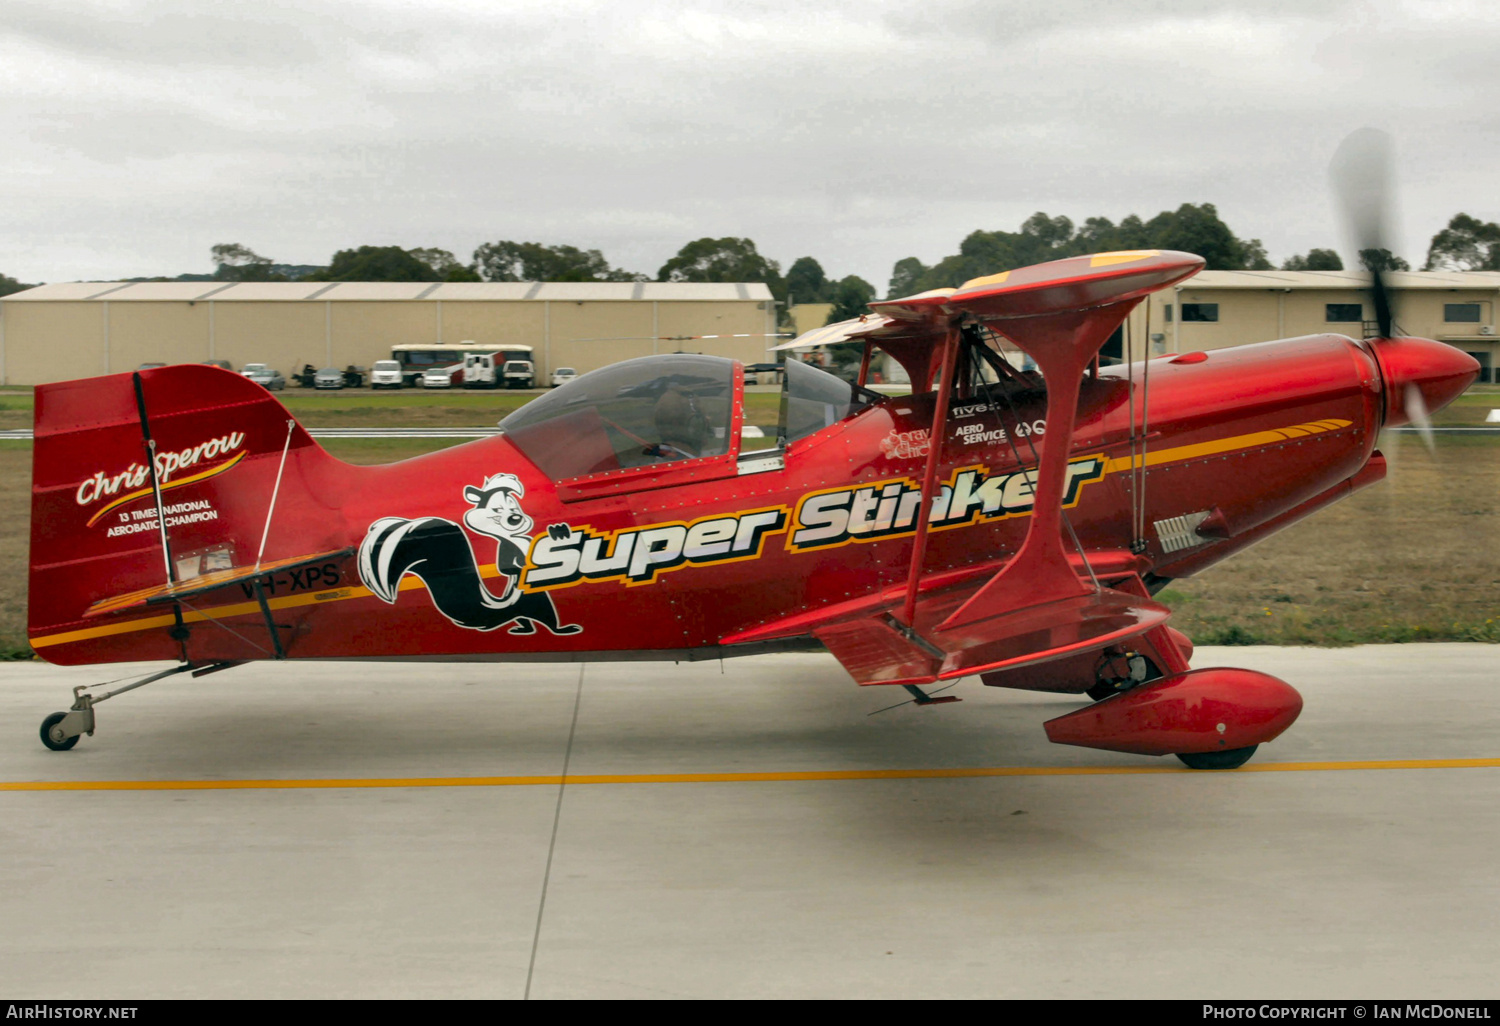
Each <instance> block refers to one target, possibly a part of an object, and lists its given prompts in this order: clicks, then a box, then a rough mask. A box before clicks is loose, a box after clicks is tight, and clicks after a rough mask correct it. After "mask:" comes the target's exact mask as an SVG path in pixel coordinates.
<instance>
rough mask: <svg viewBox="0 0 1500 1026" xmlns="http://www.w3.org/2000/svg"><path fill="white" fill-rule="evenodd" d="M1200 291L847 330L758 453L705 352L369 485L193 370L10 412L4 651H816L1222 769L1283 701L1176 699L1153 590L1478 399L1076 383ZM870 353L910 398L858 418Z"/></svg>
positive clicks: (1230, 676) (794, 384)
mask: <svg viewBox="0 0 1500 1026" xmlns="http://www.w3.org/2000/svg"><path fill="white" fill-rule="evenodd" d="M1202 266H1203V261H1202V260H1200V259H1199V258H1198V257H1195V256H1191V255H1189V254H1186V253H1175V252H1165V251H1162V252H1158V251H1140V252H1126V253H1104V254H1099V255H1095V256H1085V257H1077V258H1073V259H1067V260H1061V261H1056V262H1053V263H1047V264H1041V265H1037V266H1033V267H1026V268H1022V269H1019V270H1012V271H1008V272H1004V273H1000V274H995V275H992V276H990V277H986V278H979V279H976V280H974V281H970V282H968V283H966V284H965V285H964V286H962V287H961V288H958V289H943V290H939V291H935V292H927V293H923V294H921V295H917V296H912V297H909V298H906V299H898V300H892V301H887V302H882V303H876V304H873V309H874V311H875V312H874V313H873V314H871V315H869V316H867V317H865V318H861V319H859V320H857V321H849V322H845V323H843V324H839V325H833V326H830V327H829V328H825V329H821V330H819V331H817V332H813V333H811V334H810V335H809V336H804V338H802V339H798V340H797V341H795V342H793V343H791V345H792V346H796V345H807V344H816V343H827V342H834V341H837V342H850V343H857V344H861V345H862V346H863V351H864V367H863V369H862V370H861V376H860V381H859V383H858V384H850V383H848V382H846V381H844V380H841V379H839V378H837V377H835V376H833V375H831V374H828V373H826V372H824V371H821V370H818V369H816V368H814V367H811V366H808V365H805V364H802V363H798V362H795V361H789V362H788V363H787V365H786V376H785V381H784V385H783V390H782V397H781V417H780V428H779V437H778V439H777V442H776V446H775V447H774V448H772V449H762V450H756V451H742V448H741V432H740V428H741V424H742V421H743V418H744V413H743V402H742V396H743V392H744V381H743V379H744V371H743V368H742V366H741V365H740V364H739V363H737V362H735V361H732V360H727V359H720V358H717V357H709V356H697V355H684V354H677V355H663V356H653V357H647V358H642V359H637V360H630V361H626V362H624V363H619V364H616V365H613V366H610V367H606V368H603V369H601V370H597V371H594V372H592V373H590V374H586V375H584V376H582V377H579V378H577V379H576V380H574V381H572V382H570V383H569V384H566V385H563V386H562V387H560V388H557V389H555V390H554V391H552V392H550V393H549V394H547V395H545V396H542V397H540V398H538V399H536V400H534V401H533V402H531V403H529V404H528V405H526V406H525V407H523V408H522V409H520V410H519V411H517V412H516V413H514V414H512V415H511V416H509V417H507V418H506V419H505V420H504V421H502V422H501V429H502V430H501V433H499V434H498V435H496V436H494V437H492V438H486V439H481V440H478V441H474V442H471V443H469V444H465V445H460V446H457V447H454V448H450V449H445V450H443V451H441V452H436V453H432V454H430V455H426V456H421V457H418V458H415V459H410V460H405V461H403V462H400V463H395V464H391V465H387V466H378V467H356V466H350V465H348V464H345V463H343V462H341V461H339V460H337V459H335V458H333V457H332V456H330V455H329V454H328V453H326V452H325V451H324V450H323V449H322V448H320V447H319V446H318V444H317V443H316V442H315V441H314V440H313V439H312V438H311V437H310V436H309V435H308V433H307V432H306V431H305V430H303V429H302V428H301V427H300V426H299V425H298V424H297V423H296V422H295V421H294V420H293V419H292V418H291V417H290V416H289V414H288V413H287V411H286V409H285V408H284V407H282V406H281V404H280V403H278V402H277V401H276V399H274V398H272V397H271V396H270V395H269V394H267V393H266V391H265V390H264V389H261V388H259V387H257V386H256V385H254V384H253V383H251V382H248V381H246V380H244V379H243V378H240V377H238V376H236V375H233V374H229V373H226V372H224V371H221V370H218V369H216V368H213V367H206V366H174V367H164V368H159V369H153V370H145V371H139V372H136V373H134V374H117V375H112V376H107V377H101V378H91V379H87V380H82V381H69V382H63V383H60V384H54V385H45V386H41V387H39V388H38V389H37V391H36V455H35V480H34V484H33V506H32V542H31V598H30V603H31V605H30V637H31V644H32V646H33V647H34V648H35V649H36V651H37V652H38V653H40V654H41V655H42V656H43V657H45V658H46V659H49V660H51V661H53V662H56V663H63V664H79V663H99V662H117V661H127V660H148V659H149V660H162V659H169V660H175V661H176V662H177V665H176V666H175V667H174V668H173V669H171V670H168V671H165V672H164V673H159V674H154V675H152V676H150V677H148V678H146V679H145V680H142V681H138V682H136V683H135V684H132V685H129V686H128V687H136V686H139V685H140V684H143V683H147V682H149V681H151V680H155V679H159V678H161V677H163V676H166V675H167V674H171V673H180V672H190V673H193V674H194V675H198V674H204V673H211V672H215V671H217V670H221V669H224V668H227V667H230V666H233V665H235V664H238V663H241V662H244V661H247V660H255V659H352V658H358V659H381V658H385V659H429V660H494V661H528V660H612V659H664V658H665V659H706V658H714V659H717V658H721V657H724V656H733V655H741V654H752V653H764V652H777V651H785V650H791V649H804V648H809V647H823V648H826V649H827V650H828V651H829V652H831V653H832V654H833V656H834V657H835V658H836V659H838V661H839V662H840V663H842V664H843V666H844V668H845V669H847V670H848V672H849V674H850V676H852V677H853V678H854V680H855V681H856V682H857V683H859V684H889V685H899V686H902V687H905V688H906V689H907V690H909V691H910V692H911V693H912V694H913V696H914V698H915V701H916V702H917V703H918V704H935V703H936V702H938V701H948V700H951V699H950V698H949V697H944V698H941V699H934V698H932V697H931V696H930V695H929V693H928V691H927V690H924V689H925V688H927V686H928V685H934V684H939V683H940V682H944V681H951V680H954V679H956V678H960V677H966V676H978V677H980V678H981V679H982V680H983V681H984V683H986V684H990V685H995V686H1000V687H1014V688H1028V689H1036V690H1044V691H1054V692H1069V693H1078V694H1088V695H1089V696H1091V697H1093V698H1095V699H1098V700H1099V701H1097V702H1096V704H1093V705H1090V706H1085V707H1083V708H1080V709H1079V710H1077V711H1075V712H1073V713H1070V714H1068V715H1065V716H1061V717H1059V718H1057V719H1054V720H1051V721H1049V722H1048V723H1047V724H1046V729H1047V733H1048V735H1049V737H1050V738H1051V739H1052V740H1054V741H1058V742H1062V743H1065V744H1075V745H1087V746H1092V747H1097V748H1105V749H1113V750H1117V751H1124V752H1135V753H1141V754H1146V755H1164V754H1176V755H1178V756H1180V757H1181V758H1182V760H1183V761H1184V762H1186V763H1187V764H1188V765H1189V766H1194V767H1203V768H1226V767H1233V766H1238V765H1240V764H1242V763H1243V762H1244V761H1245V760H1246V759H1247V758H1249V757H1250V755H1251V754H1252V753H1253V752H1254V750H1255V748H1256V746H1257V745H1259V744H1261V743H1263V742H1266V741H1269V740H1271V739H1273V738H1275V737H1276V736H1277V735H1278V734H1280V733H1281V732H1282V731H1283V730H1285V729H1286V728H1287V727H1288V726H1289V725H1290V724H1291V723H1292V721H1293V720H1294V719H1295V718H1296V717H1297V714H1298V712H1299V710H1300V708H1301V699H1300V697H1299V696H1298V694H1297V692H1296V691H1295V690H1293V689H1292V688H1291V687H1290V686H1289V685H1288V684H1286V683H1284V682H1282V681H1280V680H1277V679H1275V678H1273V677H1270V676H1267V675H1266V674H1263V673H1257V672H1253V671H1249V670H1240V669H1224V668H1210V669H1190V668H1189V659H1190V657H1191V655H1192V645H1191V643H1190V642H1189V641H1188V639H1187V638H1186V637H1184V636H1183V635H1182V634H1181V633H1179V632H1177V631H1176V630H1174V629H1173V628H1171V627H1170V626H1168V624H1167V620H1168V616H1169V611H1168V610H1167V608H1166V607H1165V606H1163V605H1161V604H1160V603H1158V602H1156V601H1155V600H1153V599H1152V597H1151V596H1152V594H1153V593H1155V592H1156V591H1157V590H1159V589H1160V588H1161V587H1162V586H1164V585H1165V584H1166V583H1167V582H1168V581H1170V580H1172V579H1173V578H1177V577H1184V576H1189V575H1192V574H1194V573H1196V572H1198V571H1200V570H1202V569H1203V568H1205V567H1208V566H1211V565H1213V564H1215V563H1217V562H1219V561H1220V560H1222V559H1225V558H1227V557H1228V556H1230V555H1232V554H1233V553H1235V552H1237V551H1239V550H1241V549H1243V548H1245V547H1246V546H1248V545H1251V544H1253V543H1254V542H1256V541H1258V540H1260V539H1262V538H1264V537H1266V536H1267V535H1269V534H1271V533H1273V532H1275V531H1278V530H1280V529H1281V528H1283V527H1286V526H1287V525H1289V524H1292V523H1294V522H1296V521H1298V520H1300V519H1301V518H1303V517H1305V516H1307V515H1308V514H1310V513H1312V512H1314V511H1316V510H1318V509H1320V508H1322V507H1324V506H1326V505H1328V504H1330V503H1332V502H1334V501H1336V500H1338V499H1340V498H1342V497H1344V496H1346V495H1349V494H1350V493H1352V492H1354V491H1356V490H1357V489H1360V488H1363V487H1365V486H1367V485H1369V484H1371V483H1373V482H1375V481H1378V480H1380V478H1381V477H1382V475H1383V473H1384V466H1385V464H1384V461H1383V459H1382V457H1381V455H1380V454H1379V452H1377V451H1376V450H1375V443H1376V435H1377V432H1378V431H1379V430H1380V429H1381V428H1382V427H1385V426H1391V425H1396V424H1401V423H1403V422H1405V421H1406V420H1407V418H1408V413H1407V409H1408V406H1409V405H1411V403H1412V402H1414V401H1415V400H1416V399H1420V400H1421V405H1425V406H1426V407H1427V408H1430V409H1435V408H1437V407H1440V406H1442V405H1444V404H1445V403H1447V402H1449V401H1450V400H1451V399H1453V398H1454V397H1455V396H1456V395H1458V394H1459V393H1460V392H1462V391H1463V390H1464V389H1465V388H1466V387H1467V386H1468V385H1469V383H1470V382H1471V381H1472V380H1473V379H1474V377H1475V375H1476V373H1477V371H1478V366H1477V364H1476V363H1475V361H1474V360H1473V359H1471V358H1470V357H1469V356H1467V355H1466V354H1464V353H1462V352H1459V351H1457V350H1455V349H1453V348H1452V347H1450V346H1447V345H1443V344H1441V343H1438V342H1434V341H1429V340H1426V339H1417V338H1399V337H1395V338H1393V337H1379V338H1375V339H1372V340H1366V341H1355V340H1352V339H1349V338H1345V337H1342V336H1338V335H1315V336H1308V337H1305V338H1296V339H1288V340H1283V341H1278V342H1266V343H1261V344H1257V345H1246V346H1240V347H1236V348H1232V349H1225V350H1219V351H1216V352H1213V353H1208V354H1204V353H1185V354H1171V355H1166V356H1162V357H1158V358H1155V359H1151V360H1149V361H1146V362H1144V363H1140V362H1137V363H1132V364H1125V365H1119V366H1101V365H1100V360H1099V358H1098V354H1099V352H1100V349H1101V346H1102V345H1103V344H1104V343H1105V342H1106V340H1108V339H1109V338H1110V336H1111V334H1112V333H1113V332H1115V331H1116V330H1117V329H1118V328H1120V326H1121V325H1122V323H1123V322H1124V321H1125V320H1126V317H1127V315H1128V314H1129V313H1130V311H1131V310H1132V308H1134V307H1135V306H1136V305H1137V304H1138V303H1139V302H1140V301H1141V300H1142V298H1143V297H1145V296H1146V295H1147V294H1148V293H1150V292H1151V291H1153V290H1156V289H1161V288H1166V287H1169V286H1171V285H1173V284H1175V283H1177V282H1180V281H1182V280H1183V279H1185V278H1187V277H1189V276H1191V275H1192V274H1194V273H1195V272H1196V271H1198V270H1199V268H1201V267H1202ZM1386 324H1387V325H1388V319H1387V320H1386ZM1381 334H1382V335H1385V336H1388V335H1390V334H1391V332H1390V331H1389V329H1388V327H1387V328H1386V329H1385V330H1383V331H1382V332H1381ZM1012 346H1013V347H1015V348H1018V349H1019V350H1021V351H1023V352H1024V353H1025V354H1027V355H1028V356H1029V357H1030V358H1031V360H1032V361H1034V365H1035V368H1036V369H1035V370H1021V369H1018V368H1017V367H1015V366H1013V364H1012V362H1011V361H1010V360H1007V359H1005V358H1004V355H1003V354H1002V347H1003V348H1004V350H1005V351H1007V352H1008V351H1009V350H1010V347H1012ZM875 350H882V351H884V352H885V353H887V354H889V355H890V356H891V357H892V358H894V359H895V360H897V361H899V363H900V364H901V365H902V366H903V367H904V368H905V369H906V371H907V373H908V375H909V376H910V378H911V381H912V394H911V395H906V396H899V397H887V396H885V395H881V394H878V393H876V392H873V391H870V390H867V389H866V388H865V387H864V378H865V375H866V373H867V370H868V367H869V359H870V355H871V353H872V352H873V351H875ZM1148 382H1149V389H1148ZM1148 390H1149V413H1148V412H1147V407H1148V403H1147V401H1146V400H1147V394H1148ZM128 687H127V688H120V689H117V690H116V691H113V692H108V693H104V694H90V693H89V692H88V690H87V689H78V691H77V694H76V701H75V703H74V706H73V708H72V709H71V710H70V711H68V712H65V713H56V714H53V715H52V716H49V717H48V718H47V719H46V720H45V721H44V723H43V724H42V731H41V733H42V740H43V741H44V742H45V743H46V744H47V745H48V746H49V747H51V748H55V749H66V748H69V747H71V746H72V745H74V744H75V743H76V742H77V739H78V737H79V735H80V734H83V733H92V732H93V728H94V705H95V704H96V703H97V702H99V701H102V700H103V699H105V698H108V697H110V696H112V695H114V694H118V693H119V692H120V691H124V690H127V689H128Z"/></svg>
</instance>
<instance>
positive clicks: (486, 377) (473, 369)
mask: <svg viewBox="0 0 1500 1026" xmlns="http://www.w3.org/2000/svg"><path fill="white" fill-rule="evenodd" d="M498 384H499V382H498V380H497V379H496V377H495V356H494V354H493V353H468V354H467V355H465V356H464V387H465V388H495V387H496V386H497V385H498Z"/></svg>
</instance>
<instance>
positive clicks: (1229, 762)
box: [1177, 745, 1260, 770]
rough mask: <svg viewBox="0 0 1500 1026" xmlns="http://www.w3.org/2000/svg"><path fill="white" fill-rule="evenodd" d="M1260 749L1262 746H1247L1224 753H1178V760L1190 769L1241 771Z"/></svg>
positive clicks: (1227, 750)
mask: <svg viewBox="0 0 1500 1026" xmlns="http://www.w3.org/2000/svg"><path fill="white" fill-rule="evenodd" d="M1259 747H1260V745H1246V746H1245V747H1244V748H1229V749H1226V750H1225V751H1222V752H1178V753H1177V758H1179V759H1181V760H1182V762H1183V765H1185V766H1187V768H1188V769H1197V770H1226V769H1239V768H1240V767H1241V766H1243V765H1245V763H1247V762H1249V761H1250V756H1252V755H1254V754H1255V750H1256V749H1257V748H1259Z"/></svg>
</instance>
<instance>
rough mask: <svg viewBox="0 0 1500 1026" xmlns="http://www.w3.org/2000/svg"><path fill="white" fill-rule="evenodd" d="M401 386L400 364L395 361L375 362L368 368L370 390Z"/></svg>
mask: <svg viewBox="0 0 1500 1026" xmlns="http://www.w3.org/2000/svg"><path fill="white" fill-rule="evenodd" d="M402 384H403V382H402V380H401V364H399V363H397V362H396V361H395V360H376V361H375V366H373V367H371V368H370V387H371V388H400V387H401V385H402Z"/></svg>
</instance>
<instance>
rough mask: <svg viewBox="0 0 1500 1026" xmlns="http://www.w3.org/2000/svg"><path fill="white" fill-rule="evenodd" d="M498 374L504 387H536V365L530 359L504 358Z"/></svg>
mask: <svg viewBox="0 0 1500 1026" xmlns="http://www.w3.org/2000/svg"><path fill="white" fill-rule="evenodd" d="M500 374H501V377H503V378H504V379H505V387H506V388H535V387H536V366H535V365H534V364H533V363H532V362H531V361H530V360H506V361H505V367H504V369H503V370H502V371H501V372H500Z"/></svg>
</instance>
